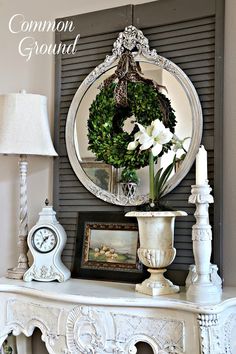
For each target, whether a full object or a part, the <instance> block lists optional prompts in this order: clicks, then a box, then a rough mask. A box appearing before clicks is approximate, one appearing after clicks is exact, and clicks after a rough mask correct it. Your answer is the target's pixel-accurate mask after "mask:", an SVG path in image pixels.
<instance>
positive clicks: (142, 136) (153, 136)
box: [127, 119, 173, 156]
mask: <svg viewBox="0 0 236 354" xmlns="http://www.w3.org/2000/svg"><path fill="white" fill-rule="evenodd" d="M136 124H137V125H138V127H139V130H140V131H139V132H138V133H136V134H135V135H134V141H131V142H130V143H129V145H128V147H127V149H128V150H135V149H136V147H137V146H138V145H139V144H140V145H141V146H140V150H147V149H149V148H152V149H151V150H152V154H153V156H157V155H158V154H160V152H161V150H162V146H163V145H164V144H167V143H168V142H169V141H170V140H171V139H172V137H173V134H172V133H171V131H170V129H169V128H166V127H165V126H164V124H163V123H162V122H161V121H160V120H159V119H156V120H154V121H152V123H151V125H148V126H147V128H144V126H142V124H140V123H136Z"/></svg>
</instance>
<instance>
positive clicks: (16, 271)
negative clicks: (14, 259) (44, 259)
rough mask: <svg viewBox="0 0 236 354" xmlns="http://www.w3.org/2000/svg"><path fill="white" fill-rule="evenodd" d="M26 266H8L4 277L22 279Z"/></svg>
mask: <svg viewBox="0 0 236 354" xmlns="http://www.w3.org/2000/svg"><path fill="white" fill-rule="evenodd" d="M27 269H28V268H20V267H15V268H10V269H8V270H7V274H6V277H7V278H9V279H18V280H21V279H23V276H24V274H25V272H26V271H27Z"/></svg>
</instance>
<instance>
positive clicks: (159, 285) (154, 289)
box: [135, 268, 179, 296]
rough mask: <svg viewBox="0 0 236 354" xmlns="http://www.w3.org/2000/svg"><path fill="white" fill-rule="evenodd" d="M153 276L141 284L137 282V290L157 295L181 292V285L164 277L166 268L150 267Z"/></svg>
mask: <svg viewBox="0 0 236 354" xmlns="http://www.w3.org/2000/svg"><path fill="white" fill-rule="evenodd" d="M148 271H149V273H151V276H150V277H149V278H148V279H145V280H144V281H143V282H142V283H141V284H136V286H135V290H136V291H137V292H139V293H142V294H146V295H151V296H156V295H167V294H174V293H177V292H179V286H177V285H174V284H173V283H172V282H171V281H170V280H168V279H166V278H165V277H164V275H163V274H164V273H165V272H166V269H165V268H163V269H150V268H149V269H148Z"/></svg>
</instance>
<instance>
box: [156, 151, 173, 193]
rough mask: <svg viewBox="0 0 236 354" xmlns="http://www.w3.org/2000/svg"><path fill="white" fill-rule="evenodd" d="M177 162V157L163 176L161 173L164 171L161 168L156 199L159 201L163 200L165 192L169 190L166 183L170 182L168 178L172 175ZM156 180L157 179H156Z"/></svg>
mask: <svg viewBox="0 0 236 354" xmlns="http://www.w3.org/2000/svg"><path fill="white" fill-rule="evenodd" d="M175 162H176V155H175V156H174V158H173V161H172V162H171V164H169V165H168V166H167V167H166V169H165V170H164V171H163V173H162V174H159V171H160V170H162V169H163V168H161V169H160V170H159V171H158V172H157V174H158V177H157V178H158V182H157V184H155V185H156V188H157V190H156V198H157V200H158V199H160V198H161V196H163V194H164V192H165V190H166V189H167V186H165V184H166V182H167V181H168V178H169V177H170V174H171V172H172V170H173V168H174V166H175ZM155 178H156V177H155Z"/></svg>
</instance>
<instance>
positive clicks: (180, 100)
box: [74, 62, 193, 196]
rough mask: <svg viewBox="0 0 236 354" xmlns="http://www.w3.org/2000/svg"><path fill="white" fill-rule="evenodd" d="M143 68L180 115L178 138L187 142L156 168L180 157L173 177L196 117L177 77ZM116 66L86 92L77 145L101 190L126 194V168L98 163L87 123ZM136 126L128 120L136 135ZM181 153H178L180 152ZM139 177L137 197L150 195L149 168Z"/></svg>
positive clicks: (155, 68) (151, 67)
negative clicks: (122, 179) (123, 185)
mask: <svg viewBox="0 0 236 354" xmlns="http://www.w3.org/2000/svg"><path fill="white" fill-rule="evenodd" d="M140 66H141V69H142V72H143V75H144V77H145V78H149V79H152V80H154V81H156V82H157V83H158V84H160V85H162V86H164V87H166V90H165V89H162V92H163V93H164V94H165V95H166V96H167V97H168V98H169V99H170V102H171V106H172V107H173V109H174V111H175V115H176V120H177V123H176V127H175V138H177V139H179V140H180V141H183V144H182V147H181V148H179V149H177V148H178V147H179V146H175V149H173V148H172V149H171V150H170V151H169V152H168V153H167V154H164V156H163V157H162V158H159V159H158V164H156V166H155V167H156V169H157V170H158V169H159V168H160V167H164V168H165V167H167V166H168V165H169V164H170V163H171V162H172V161H173V158H174V155H175V154H176V157H177V159H179V162H178V163H176V167H175V170H173V172H172V175H171V176H170V178H171V177H173V174H174V173H175V172H176V171H177V169H178V168H181V163H182V160H183V159H184V157H185V155H186V153H187V151H188V149H189V147H190V145H191V137H192V130H193V117H192V110H191V107H190V103H189V99H188V97H187V95H186V92H185V90H184V89H183V87H182V85H181V84H180V83H179V81H178V80H177V78H176V77H175V76H174V75H172V74H171V73H170V72H168V71H167V70H165V69H162V68H160V67H158V66H157V65H155V64H152V63H148V62H140ZM115 69H116V66H114V67H113V68H111V69H110V70H108V71H106V72H105V73H103V74H102V75H101V76H100V77H99V78H98V79H97V80H96V81H95V82H94V83H93V84H92V85H91V86H90V87H89V88H88V90H87V91H86V92H85V94H84V96H83V98H82V100H81V101H80V104H79V107H78V109H77V112H76V117H75V125H74V144H75V150H76V154H77V158H78V161H79V162H80V165H81V167H82V168H83V170H84V172H85V173H86V175H87V176H88V177H89V178H90V180H91V181H92V182H93V183H95V184H96V185H97V186H98V187H100V188H102V189H104V190H106V191H108V192H111V193H113V194H118V195H120V194H122V193H124V192H122V188H121V184H120V183H119V181H120V176H121V172H122V169H116V168H114V167H112V166H110V165H106V164H105V163H104V162H103V161H97V159H96V156H95V154H94V153H93V152H92V151H90V150H89V149H88V146H89V142H88V136H87V134H88V127H87V122H88V118H89V107H90V106H91V103H92V102H93V100H94V99H95V98H96V95H97V94H98V93H99V92H100V87H101V85H102V83H103V81H104V80H105V79H106V78H108V77H109V76H110V75H112V74H113V73H114V71H115ZM134 124H135V117H134V116H132V117H129V118H127V119H126V121H125V123H124V125H123V129H124V130H125V131H127V132H132V130H133V126H134ZM176 150H177V151H176ZM137 175H138V178H139V180H140V182H139V184H138V187H137V192H136V195H138V196H141V195H147V194H148V188H149V181H148V166H147V167H145V168H141V169H139V170H138V171H137Z"/></svg>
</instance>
